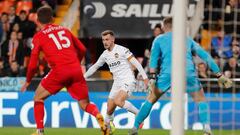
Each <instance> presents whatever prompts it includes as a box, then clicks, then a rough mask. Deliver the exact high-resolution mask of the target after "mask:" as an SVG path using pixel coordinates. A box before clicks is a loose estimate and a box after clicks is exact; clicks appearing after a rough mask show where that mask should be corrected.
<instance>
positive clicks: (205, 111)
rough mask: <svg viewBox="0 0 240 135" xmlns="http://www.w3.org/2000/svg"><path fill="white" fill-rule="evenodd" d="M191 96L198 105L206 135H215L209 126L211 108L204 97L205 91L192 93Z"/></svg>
mask: <svg viewBox="0 0 240 135" xmlns="http://www.w3.org/2000/svg"><path fill="white" fill-rule="evenodd" d="M190 95H191V96H192V98H193V100H194V101H195V102H196V103H197V104H198V112H199V118H200V121H201V122H202V124H203V131H204V135H213V133H212V132H211V127H210V124H209V123H210V118H209V108H208V104H207V102H206V98H205V96H204V91H203V89H201V90H199V91H196V92H191V93H190Z"/></svg>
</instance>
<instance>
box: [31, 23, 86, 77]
mask: <svg viewBox="0 0 240 135" xmlns="http://www.w3.org/2000/svg"><path fill="white" fill-rule="evenodd" d="M32 47H33V48H32V52H31V58H30V63H29V65H28V70H27V82H30V81H31V79H32V77H33V76H34V74H35V72H36V70H37V64H38V57H39V53H40V51H42V52H43V53H44V56H45V58H46V60H47V62H48V64H49V65H50V67H51V68H52V69H54V68H56V67H64V66H66V65H76V64H77V65H79V68H80V62H81V60H82V58H83V56H84V55H85V52H86V48H85V47H84V45H83V44H82V43H81V42H80V41H79V40H78V39H77V38H76V37H75V36H73V35H72V33H71V32H70V31H69V30H68V29H66V28H64V27H62V26H59V25H53V24H48V25H46V26H45V27H44V28H43V29H42V30H41V31H39V32H38V33H36V34H35V35H34V37H33V40H32Z"/></svg>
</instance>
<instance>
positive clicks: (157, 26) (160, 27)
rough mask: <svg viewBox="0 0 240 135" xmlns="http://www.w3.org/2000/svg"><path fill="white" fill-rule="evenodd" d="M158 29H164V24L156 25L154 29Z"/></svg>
mask: <svg viewBox="0 0 240 135" xmlns="http://www.w3.org/2000/svg"><path fill="white" fill-rule="evenodd" d="M156 28H159V29H162V24H161V23H158V24H156V25H155V27H154V29H156Z"/></svg>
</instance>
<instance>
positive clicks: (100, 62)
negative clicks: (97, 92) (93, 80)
mask: <svg viewBox="0 0 240 135" xmlns="http://www.w3.org/2000/svg"><path fill="white" fill-rule="evenodd" d="M104 63H105V60H104V54H102V55H101V56H100V57H99V58H98V60H97V62H96V63H95V64H93V65H92V66H91V67H90V68H89V69H88V71H87V72H86V73H85V74H84V77H85V78H88V77H89V76H91V75H92V74H93V73H95V72H96V71H97V70H98V68H99V67H101V66H102V65H103V64H104Z"/></svg>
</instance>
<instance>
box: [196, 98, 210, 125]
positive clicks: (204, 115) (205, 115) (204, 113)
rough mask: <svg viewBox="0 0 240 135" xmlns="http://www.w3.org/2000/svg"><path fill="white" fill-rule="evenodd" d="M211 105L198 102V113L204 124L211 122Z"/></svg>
mask: <svg viewBox="0 0 240 135" xmlns="http://www.w3.org/2000/svg"><path fill="white" fill-rule="evenodd" d="M208 109H209V107H208V104H207V103H206V102H199V103H198V113H199V119H200V122H201V123H202V124H209V122H210V116H209V110H208Z"/></svg>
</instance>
